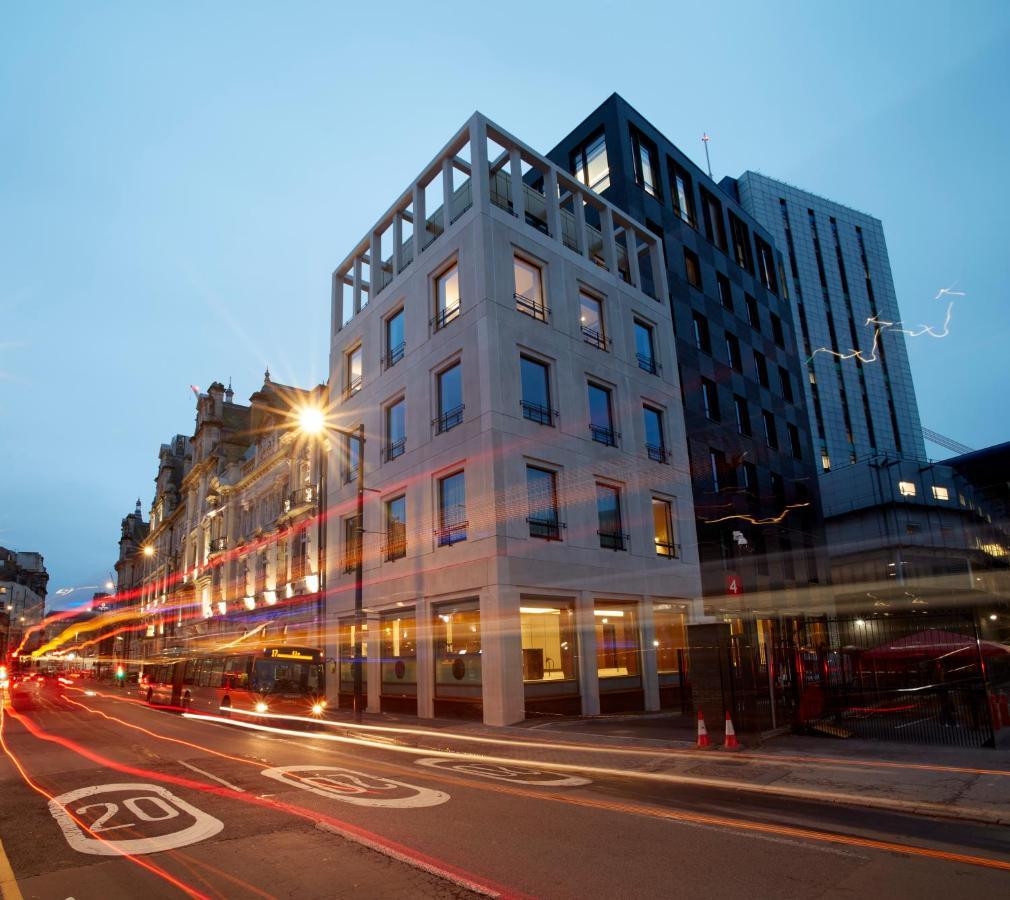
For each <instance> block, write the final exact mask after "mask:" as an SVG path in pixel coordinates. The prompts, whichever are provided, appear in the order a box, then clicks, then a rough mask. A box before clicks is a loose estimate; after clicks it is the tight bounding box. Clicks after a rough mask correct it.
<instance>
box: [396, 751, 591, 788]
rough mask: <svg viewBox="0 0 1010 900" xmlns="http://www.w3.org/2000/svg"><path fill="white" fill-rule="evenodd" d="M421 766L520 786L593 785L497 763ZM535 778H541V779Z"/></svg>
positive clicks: (426, 761)
mask: <svg viewBox="0 0 1010 900" xmlns="http://www.w3.org/2000/svg"><path fill="white" fill-rule="evenodd" d="M414 762H415V763H416V764H417V765H419V766H428V767H429V768H431V769H450V770H452V771H453V772H463V773H464V774H466V775H477V776H478V777H480V778H494V779H495V780H497V781H512V782H516V783H518V784H529V785H534V786H536V785H544V786H545V787H577V786H579V785H583V784H592V781H590V779H588V778H581V777H579V776H578V775H558V774H556V773H554V772H543V771H541V770H540V769H534V768H531V767H529V766H513V765H499V764H496V763H475V762H466V761H463V762H460V761H457V760H454V759H437V758H434V757H429V758H427V759H415V760H414ZM533 776H540V777H539V778H537V777H533Z"/></svg>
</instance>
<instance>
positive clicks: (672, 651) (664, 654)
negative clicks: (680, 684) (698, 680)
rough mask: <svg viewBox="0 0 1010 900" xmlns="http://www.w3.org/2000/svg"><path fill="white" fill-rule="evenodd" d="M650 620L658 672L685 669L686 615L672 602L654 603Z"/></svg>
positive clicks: (672, 671)
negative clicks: (653, 630) (653, 631)
mask: <svg viewBox="0 0 1010 900" xmlns="http://www.w3.org/2000/svg"><path fill="white" fill-rule="evenodd" d="M652 622H653V628H654V629H655V635H656V636H655V638H654V640H653V644H654V645H655V648H656V669H657V670H658V671H659V673H660V674H676V673H678V672H681V671H684V672H686V670H687V665H688V663H687V615H686V614H685V613H683V612H681V611H679V610H676V609H674V606H673V604H672V603H654V604H653V605H652Z"/></svg>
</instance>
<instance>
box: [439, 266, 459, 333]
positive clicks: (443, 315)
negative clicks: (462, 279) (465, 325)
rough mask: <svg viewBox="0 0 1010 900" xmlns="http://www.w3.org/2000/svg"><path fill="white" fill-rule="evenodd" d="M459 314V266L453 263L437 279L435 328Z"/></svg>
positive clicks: (440, 326) (447, 322)
mask: <svg viewBox="0 0 1010 900" xmlns="http://www.w3.org/2000/svg"><path fill="white" fill-rule="evenodd" d="M458 315H459V266H457V265H456V263H453V264H452V265H451V266H450V267H449V268H448V269H446V270H445V271H444V272H443V273H442V274H441V275H439V276H438V278H436V279H435V330H436V331H437V330H438V329H439V328H444V327H445V326H446V325H448V324H449V323H450V322H451V321H452V320H453V319H455V318H456V317H457V316H458Z"/></svg>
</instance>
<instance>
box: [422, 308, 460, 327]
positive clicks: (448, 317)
mask: <svg viewBox="0 0 1010 900" xmlns="http://www.w3.org/2000/svg"><path fill="white" fill-rule="evenodd" d="M460 305H461V304H460V303H459V302H458V301H457V302H456V303H454V304H453V305H452V306H447V307H445V308H444V309H440V310H439V311H438V312H437V313H435V316H434V318H433V319H431V321H430V322H429V324H430V325H431V326H432V327H433V328H434V329H435V331H441V330H442V329H443V328H445V326H446V325H448V324H449V323H450V322H451V321H452V320H453V319H456V318H458V317H459V309H460Z"/></svg>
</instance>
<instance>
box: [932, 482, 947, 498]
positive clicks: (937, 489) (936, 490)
mask: <svg viewBox="0 0 1010 900" xmlns="http://www.w3.org/2000/svg"><path fill="white" fill-rule="evenodd" d="M933 499H934V500H949V499H950V492H949V491H948V490H947V488H945V487H942V486H941V485H939V484H934V485H933Z"/></svg>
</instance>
